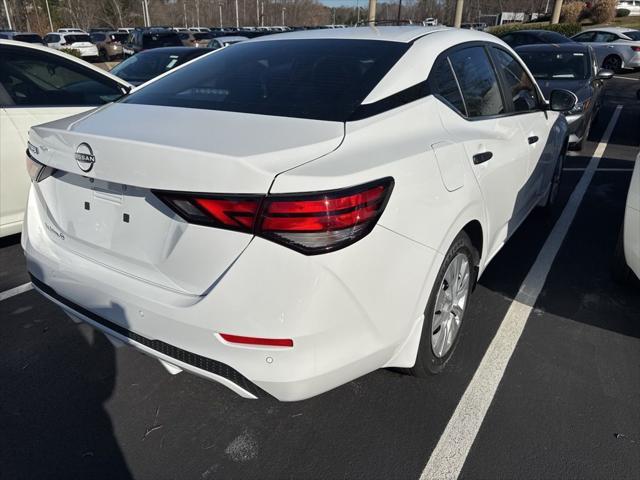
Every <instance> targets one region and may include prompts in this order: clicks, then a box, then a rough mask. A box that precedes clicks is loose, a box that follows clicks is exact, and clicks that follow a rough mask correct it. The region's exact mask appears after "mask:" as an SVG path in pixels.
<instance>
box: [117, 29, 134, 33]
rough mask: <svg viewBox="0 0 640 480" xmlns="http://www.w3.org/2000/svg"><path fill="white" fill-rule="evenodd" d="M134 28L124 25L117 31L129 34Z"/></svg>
mask: <svg viewBox="0 0 640 480" xmlns="http://www.w3.org/2000/svg"><path fill="white" fill-rule="evenodd" d="M134 30H135V28H131V27H124V28H119V29H118V32H119V33H126V34H130V33H131V32H133V31H134Z"/></svg>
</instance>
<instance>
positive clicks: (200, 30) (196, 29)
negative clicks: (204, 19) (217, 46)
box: [189, 27, 210, 33]
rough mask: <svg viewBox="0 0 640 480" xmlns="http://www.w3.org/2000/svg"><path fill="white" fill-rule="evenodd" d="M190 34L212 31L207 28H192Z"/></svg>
mask: <svg viewBox="0 0 640 480" xmlns="http://www.w3.org/2000/svg"><path fill="white" fill-rule="evenodd" d="M189 31H190V32H196V33H209V32H210V30H209V29H208V28H207V27H190V28H189Z"/></svg>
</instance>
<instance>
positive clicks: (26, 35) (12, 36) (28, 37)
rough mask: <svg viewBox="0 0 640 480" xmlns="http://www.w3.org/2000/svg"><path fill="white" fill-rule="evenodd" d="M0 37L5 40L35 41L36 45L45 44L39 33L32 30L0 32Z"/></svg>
mask: <svg viewBox="0 0 640 480" xmlns="http://www.w3.org/2000/svg"><path fill="white" fill-rule="evenodd" d="M0 38H3V39H5V40H15V41H16V42H26V43H37V44H38V45H46V44H45V43H44V40H43V39H42V37H41V36H40V35H38V34H37V33H32V32H0Z"/></svg>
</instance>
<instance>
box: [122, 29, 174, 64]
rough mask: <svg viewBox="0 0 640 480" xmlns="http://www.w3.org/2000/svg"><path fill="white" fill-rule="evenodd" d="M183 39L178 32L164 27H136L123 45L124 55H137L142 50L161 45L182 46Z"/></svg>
mask: <svg viewBox="0 0 640 480" xmlns="http://www.w3.org/2000/svg"><path fill="white" fill-rule="evenodd" d="M181 46H182V41H181V40H180V37H179V36H178V34H177V33H176V32H174V31H172V30H169V29H164V28H136V29H135V30H134V31H133V32H131V34H130V35H129V38H128V40H127V42H126V43H125V44H124V45H123V48H122V53H123V56H125V57H127V56H131V55H135V54H136V53H138V52H141V51H142V50H150V49H152V48H159V47H181Z"/></svg>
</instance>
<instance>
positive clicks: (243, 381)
mask: <svg viewBox="0 0 640 480" xmlns="http://www.w3.org/2000/svg"><path fill="white" fill-rule="evenodd" d="M29 276H30V277H31V282H32V283H33V285H34V286H35V287H36V288H37V289H39V290H41V291H42V292H44V293H46V294H47V295H49V296H50V297H52V298H54V299H56V300H57V301H58V302H60V303H62V304H63V305H65V306H67V307H68V308H70V309H72V310H74V311H76V312H78V313H79V314H81V315H84V316H85V317H87V318H90V319H91V320H92V321H94V322H96V323H98V324H100V325H102V326H104V327H105V328H108V329H109V330H112V331H114V332H116V333H118V334H119V335H122V336H123V337H127V338H129V339H130V340H132V341H134V342H136V343H139V344H141V345H144V346H145V347H147V348H150V349H152V350H155V351H156V352H159V353H162V354H163V355H166V356H168V357H171V358H175V359H176V360H178V361H180V362H182V363H186V364H188V365H191V366H193V367H196V368H199V369H200V370H205V371H207V372H210V373H213V374H214V375H218V376H220V377H223V378H226V379H227V380H229V381H231V382H233V383H235V384H236V385H238V386H239V387H241V388H243V389H244V390H246V391H248V392H249V393H251V394H253V395H255V396H256V397H258V398H261V397H262V398H265V397H267V398H273V397H271V395H269V394H268V393H267V392H265V391H264V390H262V389H261V388H260V387H258V386H257V385H256V384H254V383H253V382H251V381H250V380H249V379H247V378H246V377H245V376H243V375H242V374H241V373H240V372H238V371H237V370H235V369H233V368H232V367H230V366H229V365H227V364H224V363H222V362H219V361H217V360H213V359H211V358H207V357H203V356H202V355H198V354H197V353H192V352H188V351H187V350H183V349H181V348H178V347H176V346H174V345H170V344H168V343H165V342H163V341H161V340H150V339H148V338H146V337H143V336H142V335H139V334H137V333H135V332H132V331H131V330H128V329H126V328H124V327H121V326H120V325H117V324H115V323H113V322H111V321H109V320H106V319H104V318H102V317H100V316H99V315H96V314H95V313H93V312H91V311H89V310H87V309H86V308H84V307H81V306H80V305H77V304H75V303H73V302H72V301H70V300H67V299H66V298H64V297H62V296H61V295H60V294H58V292H56V291H55V290H54V289H53V288H51V287H50V286H49V285H47V284H45V283H44V282H42V281H41V280H39V279H37V278H36V277H35V276H34V275H33V274H32V273H31V272H29Z"/></svg>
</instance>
